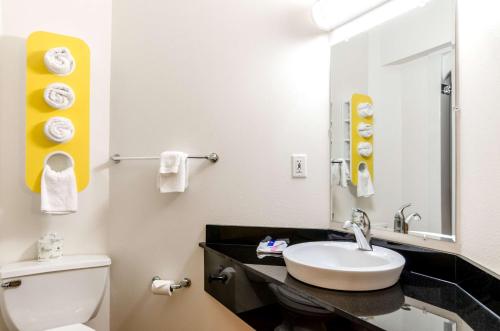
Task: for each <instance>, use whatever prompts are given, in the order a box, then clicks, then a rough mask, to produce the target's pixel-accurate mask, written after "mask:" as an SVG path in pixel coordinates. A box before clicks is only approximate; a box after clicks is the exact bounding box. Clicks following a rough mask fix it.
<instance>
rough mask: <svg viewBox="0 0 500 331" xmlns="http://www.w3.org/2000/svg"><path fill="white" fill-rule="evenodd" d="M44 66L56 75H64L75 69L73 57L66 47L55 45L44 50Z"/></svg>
mask: <svg viewBox="0 0 500 331" xmlns="http://www.w3.org/2000/svg"><path fill="white" fill-rule="evenodd" d="M43 62H44V63H45V67H47V70H49V71H50V72H51V73H53V74H56V75H58V76H66V75H69V74H71V73H72V72H73V71H74V70H75V59H74V58H73V55H71V52H70V51H69V49H67V48H66V47H55V48H51V49H49V50H48V51H47V52H45V56H44V57H43Z"/></svg>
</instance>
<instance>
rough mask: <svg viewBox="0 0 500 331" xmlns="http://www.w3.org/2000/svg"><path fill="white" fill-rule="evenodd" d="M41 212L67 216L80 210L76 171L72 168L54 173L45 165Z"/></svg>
mask: <svg viewBox="0 0 500 331" xmlns="http://www.w3.org/2000/svg"><path fill="white" fill-rule="evenodd" d="M41 198H42V204H41V210H42V212H43V213H45V214H52V215H65V214H71V213H75V212H76V211H77V208H78V193H77V189H76V177H75V171H74V169H73V167H72V166H70V167H68V168H66V169H64V170H62V171H54V170H52V168H51V167H50V166H49V165H48V164H45V167H44V169H43V174H42V188H41Z"/></svg>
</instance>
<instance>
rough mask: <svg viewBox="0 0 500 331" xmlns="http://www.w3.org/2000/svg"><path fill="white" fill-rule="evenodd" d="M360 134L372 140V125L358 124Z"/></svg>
mask: <svg viewBox="0 0 500 331" xmlns="http://www.w3.org/2000/svg"><path fill="white" fill-rule="evenodd" d="M358 134H359V135H360V136H361V137H363V138H370V137H371V136H372V135H373V128H372V126H371V124H368V123H365V122H361V123H359V124H358Z"/></svg>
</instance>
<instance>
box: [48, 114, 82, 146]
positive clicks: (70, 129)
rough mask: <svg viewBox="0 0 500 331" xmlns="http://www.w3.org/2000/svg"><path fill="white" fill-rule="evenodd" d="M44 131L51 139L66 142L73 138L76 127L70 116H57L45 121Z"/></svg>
mask: <svg viewBox="0 0 500 331" xmlns="http://www.w3.org/2000/svg"><path fill="white" fill-rule="evenodd" d="M44 132H45V136H46V137H47V138H48V139H49V140H52V141H53V142H56V143H65V142H68V141H70V140H71V139H73V136H74V135H75V127H74V126H73V122H71V120H70V119H69V118H66V117H58V116H56V117H51V118H49V120H48V121H47V122H45V127H44Z"/></svg>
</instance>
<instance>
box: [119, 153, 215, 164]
mask: <svg viewBox="0 0 500 331" xmlns="http://www.w3.org/2000/svg"><path fill="white" fill-rule="evenodd" d="M110 159H111V161H113V162H114V163H117V164H118V163H120V162H121V161H126V160H159V159H160V157H159V156H121V155H120V154H115V155H113V156H111V157H110ZM188 159H205V160H209V161H211V162H213V163H215V162H217V161H219V155H217V154H216V153H210V154H208V155H198V156H188Z"/></svg>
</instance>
